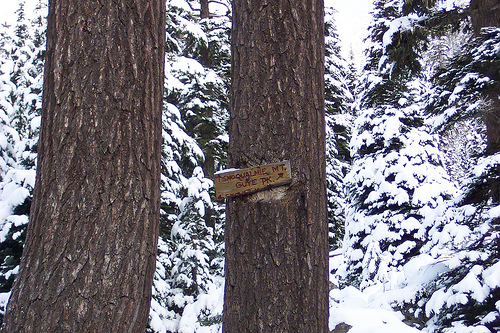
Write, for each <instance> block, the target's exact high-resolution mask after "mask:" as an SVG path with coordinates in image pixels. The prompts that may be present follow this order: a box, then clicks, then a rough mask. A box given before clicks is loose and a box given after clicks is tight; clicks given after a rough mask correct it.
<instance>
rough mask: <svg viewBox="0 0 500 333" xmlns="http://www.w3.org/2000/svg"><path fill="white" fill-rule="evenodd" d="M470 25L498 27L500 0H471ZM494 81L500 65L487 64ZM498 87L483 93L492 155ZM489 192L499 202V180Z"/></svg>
mask: <svg viewBox="0 0 500 333" xmlns="http://www.w3.org/2000/svg"><path fill="white" fill-rule="evenodd" d="M470 8H471V13H472V25H473V28H474V33H475V34H476V35H479V34H480V32H481V28H484V27H500V0H471V3H470ZM484 74H486V75H487V76H488V77H490V78H491V79H493V80H495V81H496V82H500V66H499V65H498V64H492V65H491V66H488V72H487V73H484ZM499 94H500V91H498V88H493V89H492V90H491V91H487V92H486V93H485V95H486V98H487V99H488V101H489V103H490V105H489V107H488V108H487V110H486V111H485V112H484V116H483V120H484V122H485V124H486V137H487V148H486V153H487V154H490V155H493V154H496V153H498V152H499V151H500V101H499V100H498V95H499ZM489 186H490V189H489V191H490V194H491V197H492V199H493V201H494V202H497V203H498V202H500V180H498V179H497V180H495V181H492V182H491V183H490V184H489Z"/></svg>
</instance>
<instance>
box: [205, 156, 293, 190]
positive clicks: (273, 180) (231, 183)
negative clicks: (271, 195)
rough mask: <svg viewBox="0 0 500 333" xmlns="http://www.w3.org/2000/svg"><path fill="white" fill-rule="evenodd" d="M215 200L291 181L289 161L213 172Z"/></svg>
mask: <svg viewBox="0 0 500 333" xmlns="http://www.w3.org/2000/svg"><path fill="white" fill-rule="evenodd" d="M214 182H215V196H216V197H217V200H223V199H226V198H232V197H236V196H239V195H244V194H250V193H254V192H257V191H262V190H265V189H268V188H271V187H276V186H281V185H285V184H289V183H291V182H292V171H291V169H290V161H284V162H279V163H273V164H268V165H261V166H257V167H253V168H248V169H231V170H223V171H219V172H217V173H216V174H215V179H214Z"/></svg>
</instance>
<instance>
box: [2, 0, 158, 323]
mask: <svg viewBox="0 0 500 333" xmlns="http://www.w3.org/2000/svg"><path fill="white" fill-rule="evenodd" d="M164 20H165V2H164V1H162V0H117V1H104V2H100V1H78V0H50V1H49V16H48V28H47V52H46V63H45V74H44V75H45V81H44V86H43V89H44V90H43V108H42V124H41V132H40V142H39V149H38V166H37V181H36V186H35V192H34V200H33V205H32V210H31V215H30V223H29V225H28V231H27V239H26V245H25V250H24V253H23V258H22V260H21V265H20V272H19V276H18V279H17V281H16V282H15V286H14V288H13V291H12V296H11V299H10V302H9V304H8V307H7V311H6V316H5V320H4V324H3V326H2V331H3V332H144V331H145V327H146V324H147V320H148V314H149V306H150V298H151V284H152V278H153V273H154V268H155V255H156V251H157V249H156V244H157V243H156V242H157V235H158V219H159V202H160V201H159V180H160V178H159V177H160V169H159V167H160V149H161V108H162V97H163V69H164V40H165V37H164V33H165V32H164V31H165V22H164Z"/></svg>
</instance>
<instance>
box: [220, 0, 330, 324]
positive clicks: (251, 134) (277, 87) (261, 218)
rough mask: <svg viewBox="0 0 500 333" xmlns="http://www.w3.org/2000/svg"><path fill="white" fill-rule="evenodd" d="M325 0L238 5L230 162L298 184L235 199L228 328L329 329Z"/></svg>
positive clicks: (229, 224) (230, 208)
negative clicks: (283, 170) (277, 167)
mask: <svg viewBox="0 0 500 333" xmlns="http://www.w3.org/2000/svg"><path fill="white" fill-rule="evenodd" d="M323 21H324V12H323V1H322V0H297V1H284V0H276V1H267V0H246V1H243V0H235V1H233V32H232V87H231V96H232V101H231V110H230V113H231V119H230V129H229V131H230V138H231V140H230V143H229V159H230V161H229V164H230V165H231V166H232V167H236V168H245V167H250V166H256V165H261V164H267V163H273V162H278V161H283V160H290V162H291V167H292V176H293V181H292V183H291V184H290V185H289V186H285V187H279V188H275V189H272V190H267V191H264V192H259V193H256V194H252V195H247V196H242V197H237V198H233V199H229V200H228V202H227V221H226V265H225V270H226V287H225V302H224V318H223V325H224V331H225V332H227V333H235V332H236V333H240V332H251V333H256V332H266V333H269V332H314V333H322V332H328V225H327V214H326V207H327V203H326V181H325V173H326V172H325V122H324V23H323Z"/></svg>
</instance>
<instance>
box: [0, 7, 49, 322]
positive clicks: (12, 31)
mask: <svg viewBox="0 0 500 333" xmlns="http://www.w3.org/2000/svg"><path fill="white" fill-rule="evenodd" d="M16 13H17V17H18V18H17V22H16V24H15V26H13V27H9V26H4V27H2V31H1V32H0V34H1V40H2V45H0V117H1V120H0V141H1V143H0V155H1V156H0V212H1V213H0V313H3V311H4V309H5V305H6V302H7V300H8V296H9V295H10V289H11V287H12V283H13V280H14V278H15V276H16V274H17V270H18V264H19V259H20V257H21V253H22V248H23V244H24V236H25V230H26V224H27V222H28V214H29V206H30V202H31V194H30V193H31V190H32V189H33V186H34V183H35V164H36V162H35V161H36V143H37V141H38V128H39V125H40V109H41V91H42V81H43V79H42V77H43V52H44V48H45V38H44V31H45V16H46V1H39V2H38V3H37V4H36V8H35V10H34V11H30V10H26V9H25V3H24V2H21V3H20V4H19V8H18V10H17V12H16Z"/></svg>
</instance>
